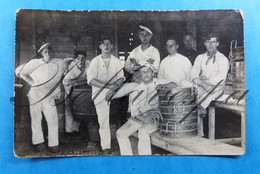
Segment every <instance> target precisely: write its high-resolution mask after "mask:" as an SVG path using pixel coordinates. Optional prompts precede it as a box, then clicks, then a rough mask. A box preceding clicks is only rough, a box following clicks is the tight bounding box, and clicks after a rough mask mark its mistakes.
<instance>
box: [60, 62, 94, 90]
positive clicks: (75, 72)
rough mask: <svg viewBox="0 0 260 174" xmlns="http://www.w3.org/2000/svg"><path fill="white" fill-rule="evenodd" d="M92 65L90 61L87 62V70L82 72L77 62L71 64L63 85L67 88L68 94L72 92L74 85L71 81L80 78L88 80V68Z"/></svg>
mask: <svg viewBox="0 0 260 174" xmlns="http://www.w3.org/2000/svg"><path fill="white" fill-rule="evenodd" d="M89 64H90V61H89V60H87V61H86V63H85V69H84V70H80V69H79V68H78V67H77V65H76V62H75V61H73V62H71V63H70V64H69V66H68V71H67V73H65V77H64V79H63V85H64V88H65V91H66V93H69V92H70V88H71V86H72V85H73V84H72V83H71V80H74V79H77V78H80V77H86V80H87V70H88V66H89Z"/></svg>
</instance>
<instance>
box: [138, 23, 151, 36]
mask: <svg viewBox="0 0 260 174" xmlns="http://www.w3.org/2000/svg"><path fill="white" fill-rule="evenodd" d="M139 27H140V28H141V29H143V30H145V31H147V32H148V33H150V34H151V35H153V32H152V31H151V30H150V29H149V28H147V27H145V26H142V25H139Z"/></svg>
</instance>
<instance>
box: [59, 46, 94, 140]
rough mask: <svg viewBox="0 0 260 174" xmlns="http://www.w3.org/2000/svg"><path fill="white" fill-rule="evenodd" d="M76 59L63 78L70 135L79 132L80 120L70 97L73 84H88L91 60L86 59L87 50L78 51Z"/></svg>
mask: <svg viewBox="0 0 260 174" xmlns="http://www.w3.org/2000/svg"><path fill="white" fill-rule="evenodd" d="M74 58H75V59H74V60H73V61H72V62H71V63H70V64H69V66H68V70H67V72H66V73H65V77H64V79H63V86H64V89H65V98H66V100H65V132H66V133H67V134H68V135H73V133H76V134H77V133H78V132H79V126H80V121H79V120H76V119H75V118H73V114H72V107H73V103H72V102H71V99H70V98H68V97H69V96H68V95H69V93H70V91H71V88H72V86H74V88H77V87H81V86H82V85H84V86H85V85H87V70H88V66H89V64H90V61H89V60H87V61H86V52H84V51H76V52H75V54H74Z"/></svg>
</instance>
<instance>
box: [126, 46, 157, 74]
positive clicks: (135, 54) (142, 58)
mask: <svg viewBox="0 0 260 174" xmlns="http://www.w3.org/2000/svg"><path fill="white" fill-rule="evenodd" d="M131 58H133V59H135V60H136V62H137V63H138V64H140V65H144V64H145V63H147V60H149V59H150V58H151V59H153V60H154V62H153V64H152V66H153V67H154V69H155V71H156V72H157V71H158V69H159V65H160V53H159V51H158V50H157V48H155V47H154V46H152V45H151V46H150V47H148V48H147V49H146V50H145V51H143V50H142V47H141V45H139V46H138V47H136V48H135V49H133V51H132V52H131V53H130V55H129V56H128V58H127V60H126V63H125V69H126V71H127V72H129V73H131V74H133V73H134V72H133V70H132V68H133V66H132V63H131V61H130V59H131Z"/></svg>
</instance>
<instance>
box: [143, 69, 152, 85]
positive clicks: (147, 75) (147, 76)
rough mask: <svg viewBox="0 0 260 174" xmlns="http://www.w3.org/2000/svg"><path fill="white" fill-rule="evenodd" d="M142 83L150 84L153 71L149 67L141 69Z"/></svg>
mask: <svg viewBox="0 0 260 174" xmlns="http://www.w3.org/2000/svg"><path fill="white" fill-rule="evenodd" d="M141 75H142V81H143V82H144V83H150V82H151V81H152V80H153V70H152V68H149V67H143V68H141Z"/></svg>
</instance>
